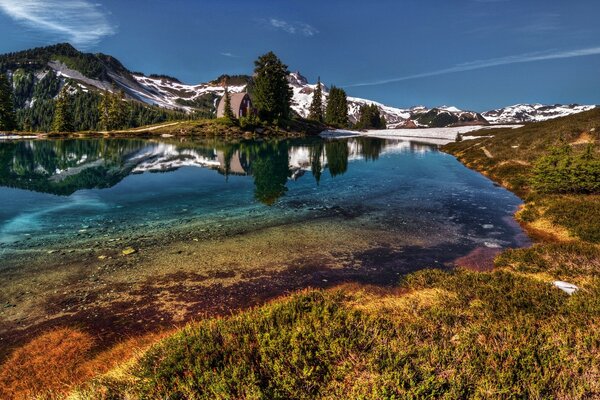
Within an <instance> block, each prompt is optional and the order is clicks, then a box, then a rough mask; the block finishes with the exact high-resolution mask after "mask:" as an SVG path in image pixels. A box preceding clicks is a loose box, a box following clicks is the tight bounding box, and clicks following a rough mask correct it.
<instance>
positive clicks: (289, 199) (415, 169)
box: [0, 138, 520, 261]
mask: <svg viewBox="0 0 600 400" xmlns="http://www.w3.org/2000/svg"><path fill="white" fill-rule="evenodd" d="M0 157H1V158H2V164H1V168H2V170H1V171H0V185H2V186H1V187H0V203H1V204H3V207H2V208H0V246H2V253H1V255H0V260H3V261H6V259H7V257H10V254H12V252H14V251H26V250H31V249H44V248H48V249H52V248H55V247H56V246H57V245H60V246H61V247H65V246H68V245H69V244H71V245H76V244H77V243H78V242H85V241H86V240H89V239H92V238H96V239H97V238H102V239H103V240H110V239H111V238H118V237H119V236H122V235H123V234H124V232H126V233H127V234H128V235H130V236H131V238H136V237H140V236H152V235H161V234H164V231H169V230H180V229H183V228H185V226H186V224H187V225H189V226H194V229H197V230H200V231H203V230H205V231H210V230H211V229H215V228H219V229H220V231H228V230H235V231H236V232H240V231H242V232H248V231H251V230H253V229H258V228H260V227H263V226H273V225H277V224H284V223H289V222H291V221H301V220H303V219H313V218H319V217H330V216H341V217H342V219H348V220H350V219H356V218H360V220H361V223H362V224H363V225H368V226H371V227H376V228H378V229H385V230H388V231H390V232H394V231H397V232H398V241H399V243H396V244H400V245H401V244H402V243H401V241H402V240H403V238H404V237H406V236H411V239H410V244H411V245H414V243H422V244H423V246H424V247H427V245H428V243H429V242H431V243H433V242H436V243H441V242H446V243H447V244H450V245H452V244H454V245H456V246H458V247H461V249H463V252H464V248H466V247H477V246H485V247H489V248H501V247H508V246H514V245H516V244H517V241H516V240H517V239H516V238H515V234H516V233H518V232H516V231H515V227H514V225H511V224H510V223H507V222H506V217H508V216H510V215H511V214H512V213H513V212H514V210H515V208H516V207H517V206H518V205H519V204H520V200H519V199H518V198H517V197H515V196H514V195H512V194H511V193H509V192H508V191H506V190H504V189H502V188H499V187H497V186H495V185H493V184H492V182H490V181H489V180H488V179H486V178H484V177H483V176H481V175H480V174H478V173H475V172H473V171H470V170H468V169H467V168H465V167H463V166H462V165H461V164H460V163H458V162H457V161H456V160H455V159H454V158H453V157H451V156H449V155H446V154H444V153H441V152H439V151H438V149H437V147H436V146H435V145H428V144H427V143H419V142H410V141H403V140H384V139H376V138H353V139H345V140H327V141H326V140H323V139H295V140H279V141H241V142H236V143H227V142H223V141H219V140H205V141H198V142H193V141H182V142H179V141H155V140H152V141H144V140H123V139H85V140H56V141H19V142H12V143H0ZM221 233H222V232H221ZM407 244H408V241H407Z"/></svg>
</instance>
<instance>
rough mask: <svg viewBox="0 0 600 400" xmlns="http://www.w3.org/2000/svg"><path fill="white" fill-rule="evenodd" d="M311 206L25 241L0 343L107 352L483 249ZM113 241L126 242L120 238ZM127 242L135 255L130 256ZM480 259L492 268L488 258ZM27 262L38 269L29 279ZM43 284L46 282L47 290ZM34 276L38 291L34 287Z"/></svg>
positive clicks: (13, 272)
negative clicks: (128, 341) (85, 345)
mask: <svg viewBox="0 0 600 400" xmlns="http://www.w3.org/2000/svg"><path fill="white" fill-rule="evenodd" d="M293 204H294V203H293V202H292V203H291V204H290V205H291V206H292V207H294V206H293ZM311 209H312V208H309V209H308V210H305V211H302V210H299V209H298V210H296V209H294V210H291V211H293V212H291V213H290V214H289V215H290V216H289V217H285V218H283V219H281V221H280V220H279V219H273V220H272V221H271V222H269V220H265V222H263V223H261V224H260V225H259V226H255V225H253V222H252V221H250V220H248V221H247V224H244V223H242V224H237V223H236V224H233V225H235V227H234V229H232V228H231V227H228V226H226V227H223V228H219V227H218V223H217V222H215V223H214V224H213V225H212V226H211V225H210V224H209V225H208V226H207V225H206V222H205V223H200V222H198V221H196V222H194V219H195V218H193V217H185V218H184V219H189V218H191V219H190V220H189V221H187V222H185V223H184V224H181V225H175V226H170V227H169V226H166V225H169V224H167V223H159V224H157V225H155V224H149V225H146V226H144V227H142V228H141V230H139V231H136V230H135V229H136V227H135V226H133V227H130V228H127V229H122V228H120V231H119V232H116V233H110V232H112V231H110V230H109V231H107V230H106V229H107V228H106V227H102V228H101V229H100V230H97V227H94V226H92V227H90V228H88V229H86V232H84V233H78V235H79V236H76V239H77V240H76V241H74V242H73V243H70V242H61V238H60V237H59V236H57V237H56V239H55V240H54V241H53V242H51V243H48V242H45V241H43V240H42V241H41V242H39V243H38V241H37V238H31V239H28V240H25V241H22V243H20V244H19V245H18V247H19V248H20V249H21V250H18V251H17V252H16V253H15V254H18V256H16V257H14V259H13V260H12V262H11V263H10V264H11V265H9V267H10V268H9V270H5V271H4V272H5V276H7V278H8V279H7V281H6V282H7V284H8V285H9V287H11V286H14V287H13V288H12V289H11V291H10V292H9V293H8V294H9V296H7V293H6V292H5V296H6V297H11V296H12V297H14V298H16V299H17V300H18V303H17V306H18V308H19V309H17V308H14V307H9V308H8V309H6V310H5V313H6V312H8V313H9V314H10V315H12V316H11V318H10V320H9V323H10V326H7V327H6V329H3V330H2V333H1V334H0V337H1V338H2V339H1V340H2V343H4V344H5V346H4V347H5V348H6V347H11V348H12V347H15V346H18V345H20V344H23V343H24V342H26V341H27V340H28V339H31V338H33V337H35V336H36V335H37V334H40V333H41V332H43V331H45V330H47V329H50V328H54V327H65V326H66V327H69V326H80V327H85V326H89V329H90V330H91V333H93V334H96V333H97V334H98V336H99V337H100V336H101V337H103V338H104V339H102V340H101V343H103V346H108V345H109V344H114V343H115V342H118V341H119V340H120V339H122V338H123V337H126V336H128V335H134V334H135V333H136V332H154V331H153V330H152V329H154V328H158V329H167V328H172V327H173V326H175V325H176V326H182V325H184V324H185V323H187V322H190V321H193V320H194V319H195V318H197V317H198V316H199V315H201V316H216V315H227V314H229V313H231V312H233V311H237V310H242V309H246V308H248V307H252V306H254V305H258V304H262V303H264V302H265V301H268V300H271V299H273V298H279V297H281V296H285V295H287V294H289V293H291V292H293V291H296V290H301V289H305V288H307V287H313V288H330V287H333V286H336V285H338V284H342V283H348V282H355V283H356V282H359V283H365V284H374V285H383V286H393V285H395V284H397V282H398V279H399V278H398V277H399V276H400V275H403V274H406V273H409V272H413V271H415V270H418V269H422V268H424V267H425V268H426V267H438V268H442V269H448V268H452V265H453V264H454V263H455V261H456V260H457V259H460V257H461V256H465V255H467V254H468V253H470V252H472V251H474V250H475V249H476V248H477V245H476V244H475V243H471V242H466V243H461V240H460V237H461V236H457V239H456V240H457V242H456V243H454V244H452V245H449V244H444V241H443V240H442V237H441V236H440V237H439V238H436V235H435V234H433V235H432V236H431V237H430V238H429V240H427V241H426V242H425V241H421V240H416V238H413V237H412V235H410V232H409V231H407V232H406V233H402V231H401V230H400V231H398V228H397V227H396V228H395V227H390V226H387V225H385V224H380V225H379V226H377V225H376V224H375V223H374V225H373V226H370V225H369V224H368V223H367V225H366V227H365V222H366V220H363V219H362V218H363V217H362V216H361V212H357V211H355V212H351V210H345V209H340V208H323V209H312V211H309V210H311ZM299 211H302V212H299ZM465 212H466V210H465ZM348 213H350V214H348ZM253 215H254V214H253ZM263 218H264V217H263ZM365 218H367V217H365ZM423 218H425V217H423ZM427 218H431V217H427ZM376 219H378V218H376ZM261 220H262V218H261ZM463 223H464V222H463ZM498 223H500V222H499V221H498ZM132 229H133V230H132ZM402 229H404V228H402ZM148 231H152V232H153V234H152V235H148V234H147V233H146V232H148ZM290 232H292V233H290ZM515 232H516V231H515ZM105 233H110V236H109V237H108V238H107V239H103V235H104V234H105ZM439 234H441V233H439ZM439 234H438V236H439ZM114 235H117V236H118V237H119V238H120V240H117V241H112V238H114V237H115V236H114ZM442 236H443V235H442ZM299 238H302V239H301V240H300V239H299ZM109 239H111V240H109ZM399 240H400V243H397V242H398V241H399ZM98 241H100V244H98ZM323 242H327V243H329V245H328V246H323V245H322V243H323ZM59 244H60V246H58V245H59ZM34 245H35V247H33V246H34ZM479 246H483V243H480V244H479ZM30 247H31V248H30ZM128 247H131V248H133V249H134V250H135V252H134V253H133V254H130V255H124V254H122V251H123V250H124V249H126V248H128ZM488 251H489V250H488ZM265 255H267V256H265ZM484 258H486V260H485V262H486V263H487V265H488V266H489V263H491V258H490V255H489V253H488V254H487V255H486V257H484ZM36 260H37V261H36ZM477 262H480V259H478V261H477ZM21 265H29V266H32V268H33V269H32V270H31V271H29V270H28V271H27V273H26V274H25V275H27V276H23V274H22V273H21V272H20V270H19V266H21ZM48 274H50V275H48ZM38 277H45V278H48V279H49V282H50V284H48V285H47V287H44V286H45V285H46V282H44V281H41V282H40V281H39V280H38V279H37V278H38ZM157 277H159V278H158V279H157ZM31 281H34V282H35V285H38V286H36V287H37V289H36V290H33V291H32V290H31V289H30V288H29V287H28V285H30V284H31ZM40 285H41V286H40ZM271 285H272V287H271ZM28 292H29V293H28ZM11 293H12V294H11ZM21 293H24V294H21ZM11 301H12V300H11ZM7 304H14V303H12V302H11V303H7ZM18 312H20V313H21V314H20V315H19V314H18ZM5 315H6V314H5ZM94 315H96V316H97V317H94ZM90 318H98V320H97V322H96V321H94V320H90ZM140 321H141V322H140ZM146 325H149V326H153V328H148V327H146ZM95 331H97V332H95ZM10 332H13V333H12V334H11V333H10ZM10 343H12V345H10V346H9V344H10ZM6 351H7V352H8V349H6ZM5 355H6V354H4V356H5Z"/></svg>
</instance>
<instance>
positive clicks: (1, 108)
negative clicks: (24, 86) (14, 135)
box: [0, 74, 16, 131]
mask: <svg viewBox="0 0 600 400" xmlns="http://www.w3.org/2000/svg"><path fill="white" fill-rule="evenodd" d="M14 129H16V115H15V105H14V100H13V91H12V87H11V85H10V82H9V81H8V77H7V76H6V75H4V74H0V131H12V130H14Z"/></svg>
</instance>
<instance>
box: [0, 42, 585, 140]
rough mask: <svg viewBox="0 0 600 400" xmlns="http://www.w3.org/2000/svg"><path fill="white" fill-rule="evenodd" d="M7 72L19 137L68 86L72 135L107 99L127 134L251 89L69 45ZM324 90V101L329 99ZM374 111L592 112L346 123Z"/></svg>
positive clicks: (46, 118) (243, 80)
mask: <svg viewBox="0 0 600 400" xmlns="http://www.w3.org/2000/svg"><path fill="white" fill-rule="evenodd" d="M4 72H7V73H8V75H9V77H10V78H11V79H12V83H13V87H14V89H15V100H16V106H17V109H18V112H17V117H18V120H19V125H20V127H21V128H22V129H24V130H29V129H33V130H49V129H50V125H51V122H52V115H53V112H54V101H55V99H56V97H57V95H58V93H59V91H60V90H61V88H63V87H64V86H65V85H67V86H68V88H69V93H70V94H71V95H72V96H73V97H74V99H75V100H74V103H75V114H76V118H77V121H76V122H75V123H76V128H77V130H95V129H98V113H97V108H98V103H99V102H100V99H101V94H102V93H103V92H104V91H111V92H114V91H116V90H122V91H123V92H124V93H125V96H126V97H127V98H129V99H132V100H135V102H134V103H135V104H136V107H134V109H133V111H132V115H131V118H130V121H129V125H130V126H132V127H135V126H140V125H145V124H152V123H159V122H163V121H166V120H169V119H182V118H185V117H186V115H187V116H190V115H191V114H194V116H198V117H208V116H212V115H214V112H215V108H216V104H217V102H218V100H219V98H220V97H222V96H223V93H224V91H225V86H227V87H228V89H229V91H230V92H231V93H236V92H242V91H244V90H246V89H247V88H248V85H249V83H250V82H251V80H252V78H251V77H250V76H247V75H237V76H229V75H222V76H220V77H218V78H217V79H215V80H213V81H211V82H206V83H200V84H196V85H188V84H185V83H182V82H181V81H179V80H178V79H176V78H173V77H170V76H166V75H145V74H143V73H140V72H132V71H130V70H128V69H127V68H126V67H125V66H123V64H122V63H121V62H120V61H119V60H117V59H116V58H114V57H112V56H109V55H106V54H101V53H97V54H91V53H82V52H80V51H78V50H77V49H75V48H74V47H73V46H71V45H70V44H66V43H63V44H57V45H54V46H48V47H41V48H36V49H31V50H25V51H21V52H16V53H8V54H4V55H1V56H0V73H4ZM288 82H289V85H290V86H291V88H292V90H293V99H292V108H293V110H294V111H295V112H296V113H297V114H298V115H300V116H302V117H307V116H308V111H309V107H310V103H311V101H312V96H313V92H314V90H315V88H316V84H311V83H309V82H308V80H307V79H306V78H305V77H304V76H302V74H300V73H299V72H293V73H291V74H290V75H289V77H288ZM322 85H323V94H324V97H325V99H324V101H325V103H326V102H327V97H328V95H329V91H328V88H327V86H325V85H324V84H322ZM367 104H375V105H376V106H377V107H378V108H379V110H380V112H381V114H382V115H383V116H385V118H386V121H387V123H388V128H424V127H446V126H464V125H488V124H515V123H523V122H532V121H542V120H546V119H551V118H557V117H561V116H565V115H570V114H574V113H577V112H581V111H585V110H589V109H590V108H593V107H594V106H578V105H570V106H562V105H554V106H544V105H539V104H536V105H517V106H512V107H506V108H501V109H498V110H491V111H487V112H484V113H478V112H475V111H464V110H460V109H458V108H456V107H448V106H442V107H436V108H426V107H422V106H419V107H413V108H409V109H402V108H395V107H390V106H386V105H384V104H381V103H378V102H375V101H372V100H367V99H361V98H356V97H348V109H349V117H350V121H351V122H356V121H357V120H358V119H359V115H360V108H361V106H363V105H367Z"/></svg>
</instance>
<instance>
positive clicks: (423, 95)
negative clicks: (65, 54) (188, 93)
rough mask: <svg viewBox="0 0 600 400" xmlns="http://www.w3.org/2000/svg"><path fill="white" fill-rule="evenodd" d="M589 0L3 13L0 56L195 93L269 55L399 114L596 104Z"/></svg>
mask: <svg viewBox="0 0 600 400" xmlns="http://www.w3.org/2000/svg"><path fill="white" fill-rule="evenodd" d="M599 15H600V1H598V0H571V1H565V0H370V1H364V0H345V1H342V0H320V1H313V0H301V1H294V0H246V1H238V0H110V1H99V0H92V1H88V0H62V1H60V0H0V53H5V52H10V51H17V50H23V49H27V48H31V47H38V46H45V45H49V44H54V43H58V42H70V43H71V44H73V45H74V46H75V47H77V48H78V49H80V50H83V51H87V52H94V53H96V52H102V53H106V54H110V55H113V56H115V57H117V58H118V59H119V60H120V61H121V62H122V63H123V64H124V65H125V66H126V67H127V68H129V69H130V70H132V71H140V72H144V73H146V74H150V73H157V74H167V75H171V76H175V77H177V78H179V79H180V80H181V81H183V82H185V83H190V84H196V83H200V82H206V81H209V80H212V79H214V78H216V77H217V76H219V75H221V74H224V73H227V74H251V72H252V69H253V61H254V60H255V59H256V58H257V56H259V55H260V54H263V53H265V52H267V51H270V50H272V51H274V52H275V53H276V54H277V55H278V56H279V57H280V58H281V59H282V60H283V61H284V62H285V63H286V64H287V65H288V66H289V69H290V70H291V71H300V72H301V73H302V74H303V75H304V76H306V77H307V78H308V79H309V81H311V82H314V81H316V79H317V77H319V76H320V77H321V80H322V81H323V82H324V83H326V84H327V85H332V84H333V85H336V86H339V87H343V88H344V89H345V90H346V92H347V93H348V95H349V96H355V97H362V98H367V99H371V100H375V101H379V102H382V103H384V104H387V105H391V106H396V107H411V106H416V105H425V106H429V107H433V106H440V105H453V106H457V107H460V108H463V109H470V110H476V111H485V110H488V109H492V108H497V107H503V106H506V105H511V104H516V103H545V104H555V103H579V104H600V23H599V22H598V16H599Z"/></svg>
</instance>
